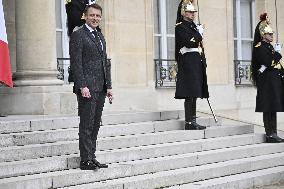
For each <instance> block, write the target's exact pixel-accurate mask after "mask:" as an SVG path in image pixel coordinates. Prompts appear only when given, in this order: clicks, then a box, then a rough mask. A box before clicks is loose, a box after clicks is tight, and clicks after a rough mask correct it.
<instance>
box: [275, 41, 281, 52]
mask: <svg viewBox="0 0 284 189" xmlns="http://www.w3.org/2000/svg"><path fill="white" fill-rule="evenodd" d="M282 46H283V45H282V44H280V43H275V47H274V50H275V51H276V52H279V53H281V50H282Z"/></svg>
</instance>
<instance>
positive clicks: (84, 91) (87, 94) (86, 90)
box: [81, 87, 91, 98]
mask: <svg viewBox="0 0 284 189" xmlns="http://www.w3.org/2000/svg"><path fill="white" fill-rule="evenodd" d="M81 94H82V96H83V97H85V98H91V93H90V90H89V88H88V87H84V88H81Z"/></svg>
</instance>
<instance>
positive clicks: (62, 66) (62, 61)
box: [57, 58, 70, 84]
mask: <svg viewBox="0 0 284 189" xmlns="http://www.w3.org/2000/svg"><path fill="white" fill-rule="evenodd" d="M57 70H58V71H59V73H58V75H57V78H58V79H60V80H63V81H64V84H68V83H69V82H68V76H69V72H70V58H57Z"/></svg>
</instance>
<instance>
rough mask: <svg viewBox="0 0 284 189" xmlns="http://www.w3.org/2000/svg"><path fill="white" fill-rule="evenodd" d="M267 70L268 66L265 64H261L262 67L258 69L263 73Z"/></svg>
mask: <svg viewBox="0 0 284 189" xmlns="http://www.w3.org/2000/svg"><path fill="white" fill-rule="evenodd" d="M265 70H266V66H264V65H261V67H260V68H259V69H258V71H259V72H260V73H263V72H264V71H265Z"/></svg>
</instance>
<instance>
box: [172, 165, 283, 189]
mask: <svg viewBox="0 0 284 189" xmlns="http://www.w3.org/2000/svg"><path fill="white" fill-rule="evenodd" d="M283 182H284V166H278V167H273V168H268V169H263V170H257V171H251V172H248V173H242V174H236V175H231V176H225V177H221V178H215V179H210V180H205V181H200V182H194V183H190V184H183V185H179V186H173V187H168V189H221V188H224V189H225V188H227V189H251V188H259V189H260V187H263V186H266V185H272V184H278V183H283ZM273 188H275V189H276V187H273ZM277 188H278V187H277ZM271 189H272V187H271ZM278 189H280V188H278Z"/></svg>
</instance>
